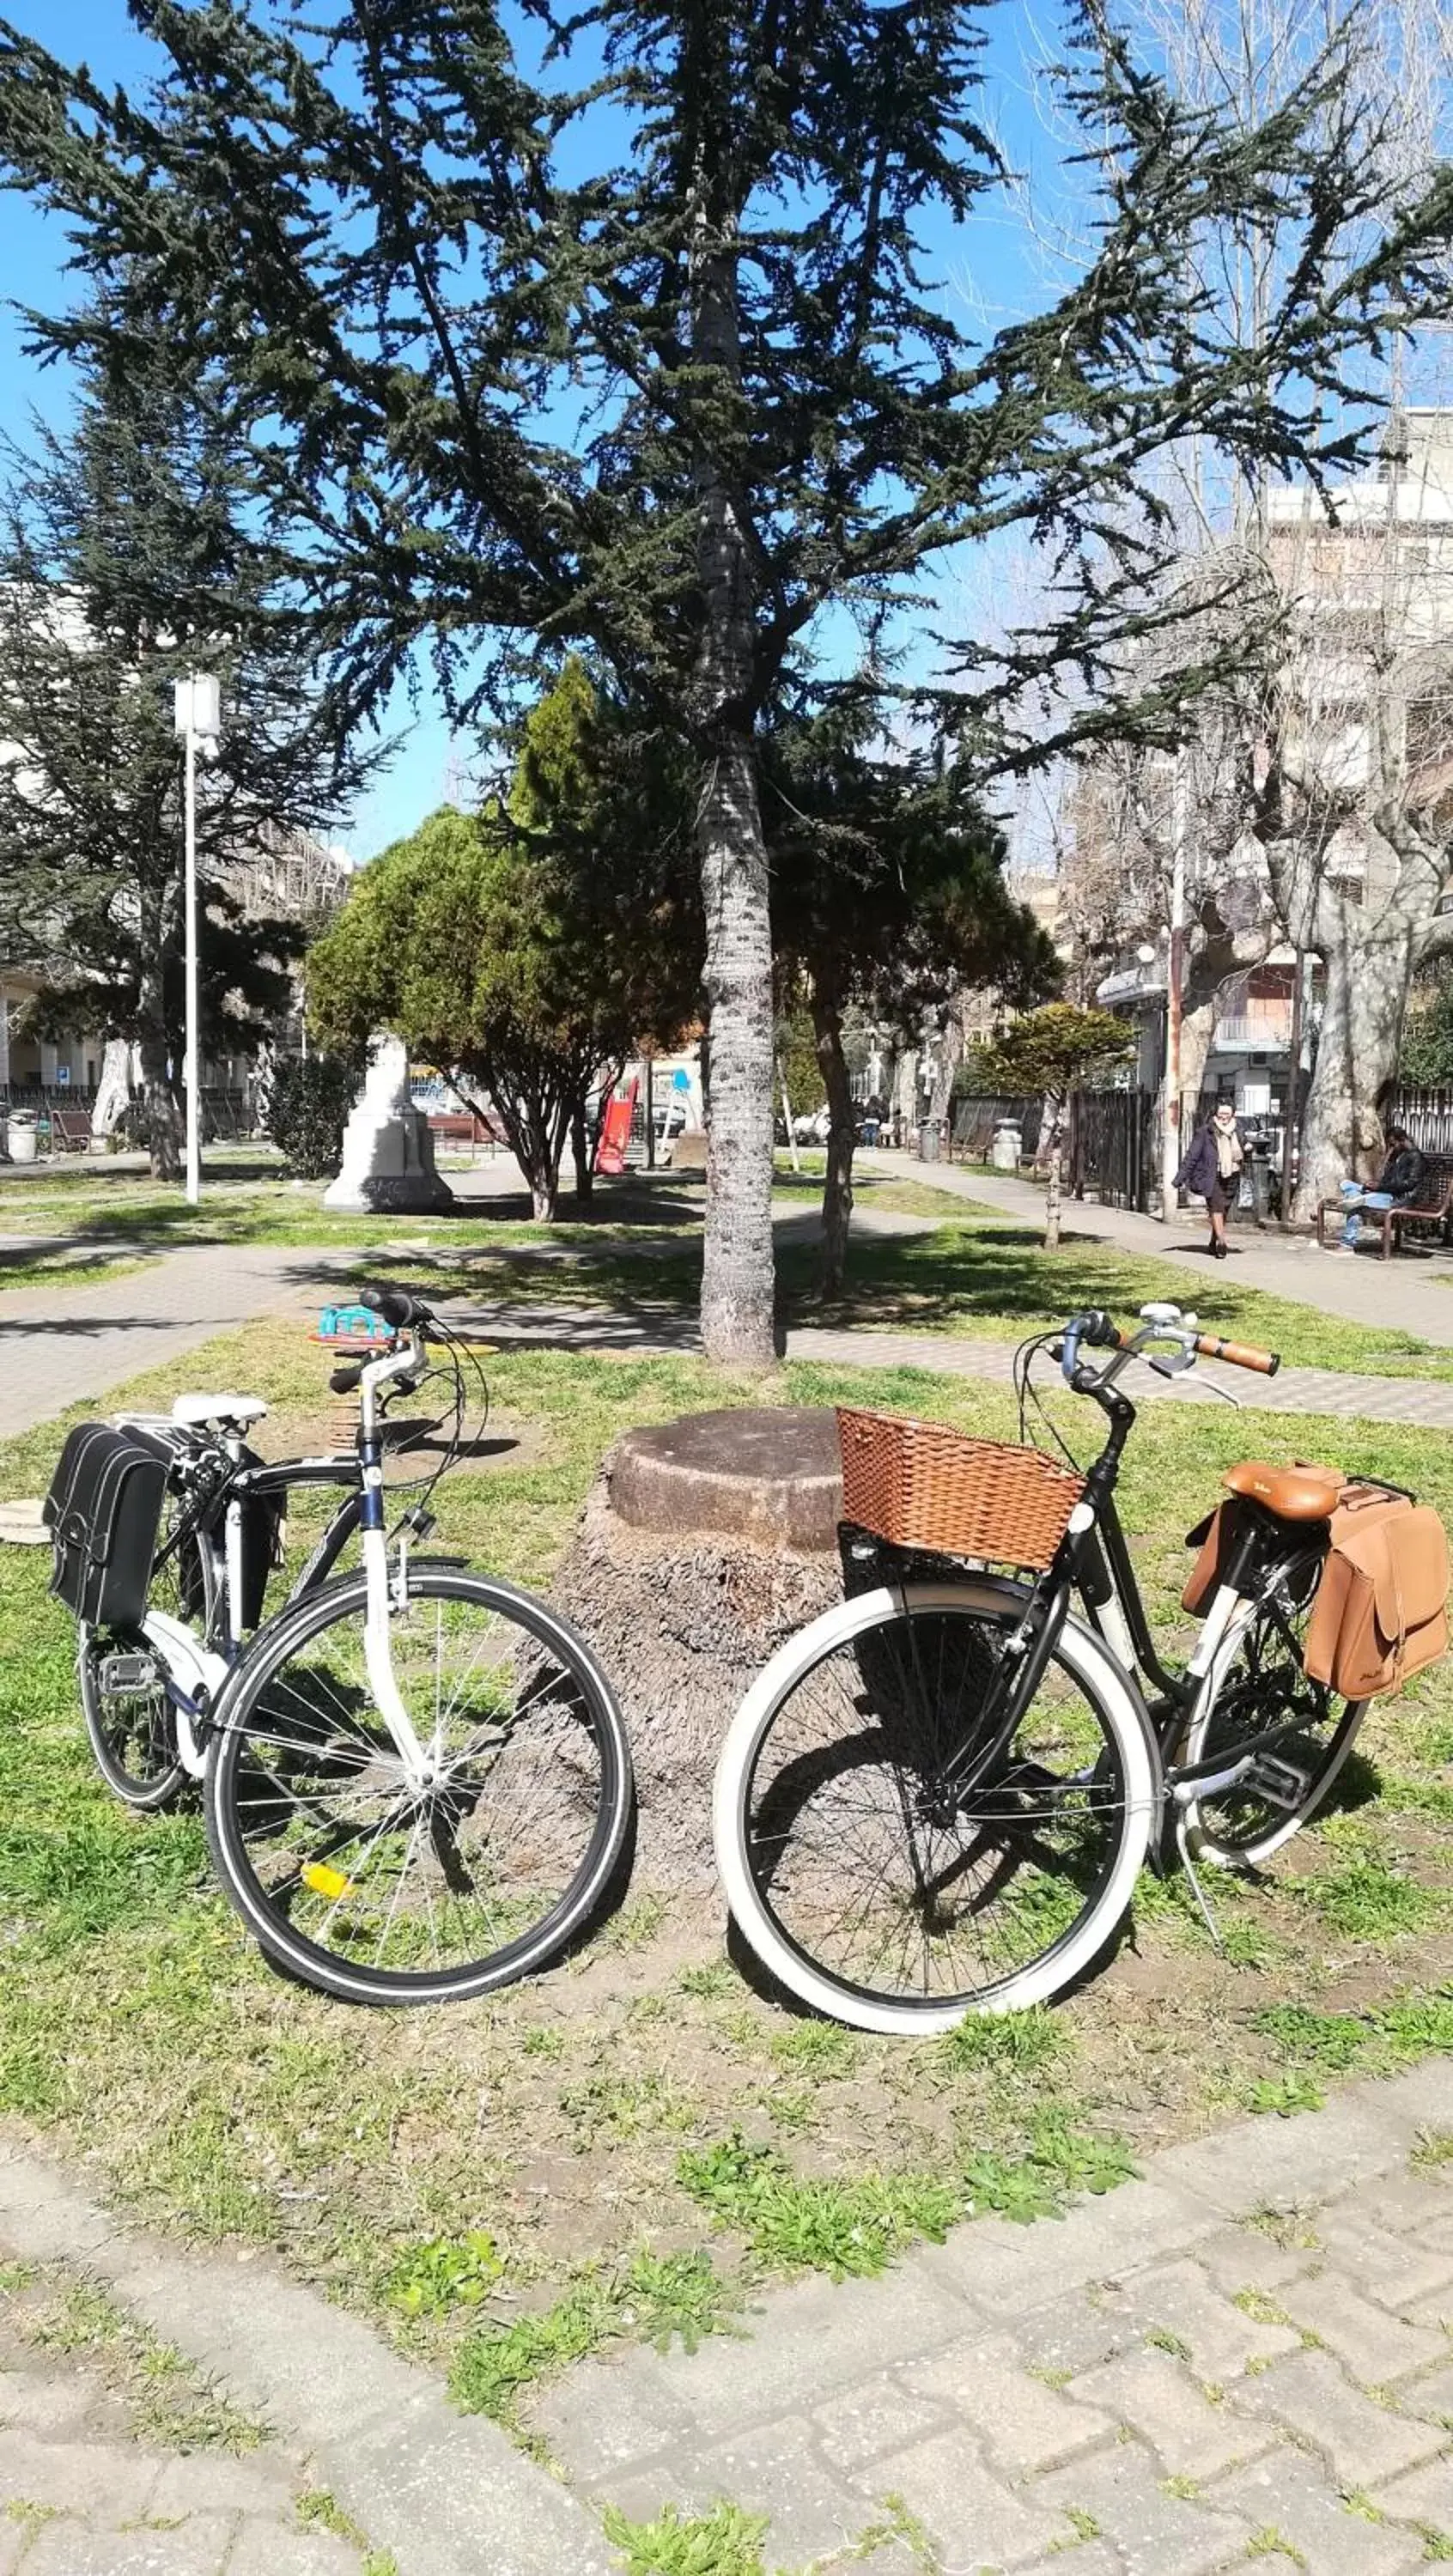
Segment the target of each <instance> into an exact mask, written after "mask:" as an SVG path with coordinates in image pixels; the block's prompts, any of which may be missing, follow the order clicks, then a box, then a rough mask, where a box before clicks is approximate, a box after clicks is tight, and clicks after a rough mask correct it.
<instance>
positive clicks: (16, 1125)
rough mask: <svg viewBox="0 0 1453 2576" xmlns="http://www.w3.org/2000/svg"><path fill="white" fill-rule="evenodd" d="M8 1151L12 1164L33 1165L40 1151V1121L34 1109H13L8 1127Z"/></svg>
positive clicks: (6, 1138) (6, 1140)
mask: <svg viewBox="0 0 1453 2576" xmlns="http://www.w3.org/2000/svg"><path fill="white" fill-rule="evenodd" d="M5 1144H6V1151H7V1152H8V1154H9V1156H10V1160H11V1162H12V1163H33V1162H34V1161H35V1158H36V1155H37V1153H38V1152H39V1150H40V1120H39V1119H38V1117H37V1116H36V1113H35V1111H34V1110H33V1109H12V1110H11V1112H10V1117H9V1120H8V1122H7V1125H6V1135H5Z"/></svg>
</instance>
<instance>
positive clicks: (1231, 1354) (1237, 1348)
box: [1196, 1333, 1281, 1377]
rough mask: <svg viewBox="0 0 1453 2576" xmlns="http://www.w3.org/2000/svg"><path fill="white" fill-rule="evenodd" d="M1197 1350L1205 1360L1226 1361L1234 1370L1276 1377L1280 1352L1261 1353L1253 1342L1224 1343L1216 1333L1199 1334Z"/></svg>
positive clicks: (1279, 1364)
mask: <svg viewBox="0 0 1453 2576" xmlns="http://www.w3.org/2000/svg"><path fill="white" fill-rule="evenodd" d="M1196 1348H1197V1350H1198V1351H1199V1352H1200V1354H1201V1357H1202V1359H1204V1360H1225V1361H1227V1362H1228V1363H1229V1365H1230V1366H1231V1367H1232V1368H1244V1369H1254V1370H1255V1371H1256V1373H1257V1375H1258V1377H1275V1375H1276V1373H1277V1370H1278V1369H1279V1368H1280V1367H1281V1353H1280V1351H1259V1350H1257V1348H1256V1347H1255V1344H1254V1343H1252V1342H1223V1341H1220V1340H1218V1338H1217V1336H1216V1335H1215V1334H1214V1333H1198V1334H1197V1335H1196Z"/></svg>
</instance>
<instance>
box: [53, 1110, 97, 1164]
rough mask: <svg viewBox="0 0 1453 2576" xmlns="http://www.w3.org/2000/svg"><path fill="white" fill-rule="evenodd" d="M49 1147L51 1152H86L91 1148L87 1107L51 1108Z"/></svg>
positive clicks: (89, 1115) (89, 1117)
mask: <svg viewBox="0 0 1453 2576" xmlns="http://www.w3.org/2000/svg"><path fill="white" fill-rule="evenodd" d="M50 1149H51V1152H52V1153H53V1154H88V1153H89V1152H90V1150H91V1113H90V1111H89V1109H52V1111H51V1113H50Z"/></svg>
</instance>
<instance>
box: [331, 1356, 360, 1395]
mask: <svg viewBox="0 0 1453 2576" xmlns="http://www.w3.org/2000/svg"><path fill="white" fill-rule="evenodd" d="M362 1383H363V1362H362V1361H361V1360H349V1361H348V1362H347V1363H346V1365H345V1366H344V1367H343V1368H336V1369H335V1370H334V1371H333V1374H332V1376H331V1377H330V1378H329V1380H328V1384H329V1386H330V1387H331V1388H332V1390H333V1393H334V1394H335V1395H351V1394H352V1393H353V1390H354V1388H355V1387H356V1386H361V1385H362Z"/></svg>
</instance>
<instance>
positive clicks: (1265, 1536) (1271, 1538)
mask: <svg viewBox="0 0 1453 2576" xmlns="http://www.w3.org/2000/svg"><path fill="white" fill-rule="evenodd" d="M1155 1337H1156V1327H1155V1325H1154V1324H1147V1325H1146V1326H1145V1327H1144V1329H1143V1330H1142V1331H1141V1332H1140V1333H1138V1334H1136V1335H1134V1336H1133V1337H1132V1338H1131V1339H1130V1340H1129V1341H1128V1342H1125V1343H1123V1344H1122V1345H1121V1347H1120V1348H1119V1350H1117V1351H1116V1353H1115V1355H1114V1356H1113V1358H1112V1359H1111V1360H1110V1361H1109V1362H1108V1363H1107V1365H1106V1366H1105V1367H1104V1368H1103V1369H1101V1370H1100V1371H1098V1372H1096V1371H1094V1370H1092V1369H1090V1368H1088V1367H1086V1366H1085V1365H1084V1363H1083V1362H1081V1361H1080V1360H1079V1358H1078V1354H1077V1352H1075V1351H1073V1350H1072V1351H1071V1354H1070V1360H1069V1365H1068V1368H1067V1374H1068V1376H1069V1382H1070V1384H1071V1386H1072V1387H1073V1389H1074V1391H1075V1393H1076V1394H1079V1395H1084V1396H1087V1397H1088V1398H1089V1399H1090V1400H1091V1402H1093V1403H1095V1404H1097V1405H1098V1406H1099V1408H1100V1410H1101V1412H1103V1413H1104V1414H1105V1415H1106V1416H1107V1418H1108V1421H1109V1425H1110V1428H1109V1435H1108V1437H1107V1439H1106V1442H1105V1446H1104V1448H1103V1449H1102V1450H1101V1452H1100V1455H1099V1456H1098V1458H1096V1459H1095V1461H1094V1462H1093V1464H1092V1465H1091V1467H1090V1468H1089V1470H1088V1471H1087V1473H1086V1477H1085V1490H1084V1493H1083V1495H1082V1497H1081V1499H1080V1501H1079V1502H1078V1503H1077V1504H1076V1505H1075V1507H1074V1510H1073V1511H1072V1512H1071V1514H1070V1519H1069V1525H1068V1527H1067V1529H1066V1531H1065V1534H1064V1537H1063V1538H1062V1539H1061V1541H1060V1544H1059V1546H1058V1548H1057V1549H1056V1551H1055V1554H1054V1557H1053V1559H1052V1560H1051V1562H1050V1564H1049V1565H1048V1566H1047V1567H1046V1569H1045V1571H1044V1573H1043V1574H1042V1575H1041V1576H1040V1577H1039V1578H1038V1580H1037V1582H1036V1583H1035V1584H1034V1585H1033V1586H1032V1588H1031V1589H1030V1592H1029V1594H1028V1597H1027V1599H1026V1601H1025V1604H1024V1609H1023V1611H1022V1613H1021V1616H1020V1618H1019V1619H1018V1621H1017V1622H1016V1624H1015V1626H1014V1628H1013V1629H1012V1630H1011V1632H1010V1634H1009V1636H1008V1638H1007V1639H1006V1641H1005V1653H1004V1660H1003V1663H1002V1665H1001V1667H1000V1671H999V1673H998V1674H997V1675H996V1677H995V1680H994V1683H993V1684H992V1686H991V1688H990V1690H989V1693H988V1695H987V1698H986V1701H985V1705H984V1708H983V1710H982V1711H981V1712H980V1715H979V1719H978V1722H977V1724H976V1726H975V1728H974V1730H973V1733H972V1735H971V1736H970V1737H968V1738H966V1740H965V1741H964V1743H962V1744H961V1745H959V1746H958V1747H956V1748H955V1750H954V1751H953V1752H952V1753H951V1754H950V1755H949V1756H948V1758H947V1759H946V1761H945V1762H944V1764H943V1767H942V1769H941V1771H940V1773H939V1775H938V1779H937V1781H936V1783H935V1797H936V1800H940V1801H943V1802H945V1803H946V1802H948V1801H949V1800H953V1801H957V1800H959V1799H960V1798H962V1797H964V1796H966V1795H968V1794H969V1793H970V1792H972V1791H973V1790H974V1789H975V1788H976V1787H977V1786H978V1785H979V1783H980V1782H981V1781H982V1780H983V1779H984V1778H985V1777H986V1776H987V1775H988V1774H989V1773H990V1772H992V1770H993V1768H994V1765H995V1764H996V1763H997V1762H999V1761H1000V1760H1001V1759H1002V1758H1003V1756H1004V1754H1005V1753H1006V1752H1007V1751H1008V1748H1009V1746H1010V1745H1011V1743H1012V1742H1013V1740H1014V1736H1015V1734H1016V1732H1017V1730H1018V1727H1019V1724H1020V1721H1021V1719H1022V1718H1023V1716H1024V1714H1025V1712H1026V1710H1027V1709H1028V1707H1029V1705H1030V1702H1031V1700H1032V1699H1033V1697H1034V1694H1035V1692H1036V1691H1037V1690H1038V1688H1039V1685H1040V1682H1041V1681H1042V1679H1043V1677H1044V1672H1045V1668H1046V1665H1047V1664H1048V1662H1049V1658H1050V1655H1051V1654H1052V1652H1053V1650H1054V1646H1055V1642H1056V1640H1057V1638H1058V1636H1059V1634H1060V1631H1061V1630H1062V1628H1063V1626H1064V1623H1065V1620H1066V1619H1067V1618H1068V1616H1069V1613H1070V1609H1071V1605H1072V1603H1073V1601H1074V1599H1075V1597H1076V1595H1078V1598H1079V1601H1080V1604H1081V1607H1082V1609H1083V1611H1084V1615H1085V1620H1086V1623H1087V1625H1088V1626H1089V1627H1091V1628H1092V1629H1093V1630H1094V1632H1095V1634H1096V1635H1097V1636H1098V1637H1099V1638H1100V1639H1101V1641H1102V1642H1103V1644H1104V1645H1105V1646H1106V1647H1107V1648H1108V1650H1109V1652H1110V1653H1111V1654H1112V1655H1113V1657H1114V1659H1115V1662H1116V1664H1117V1665H1118V1666H1119V1668H1120V1671H1121V1674H1122V1677H1123V1679H1124V1681H1125V1683H1126V1685H1127V1687H1128V1688H1129V1689H1131V1690H1132V1691H1133V1692H1134V1693H1135V1696H1136V1698H1137V1700H1138V1701H1139V1703H1140V1706H1141V1708H1142V1710H1143V1712H1144V1715H1145V1721H1146V1725H1147V1728H1148V1729H1149V1730H1150V1732H1151V1733H1152V1735H1153V1736H1154V1739H1155V1741H1156V1743H1157V1745H1158V1747H1159V1752H1160V1760H1161V1770H1162V1777H1163V1780H1164V1788H1165V1795H1166V1796H1167V1797H1168V1798H1169V1799H1171V1800H1172V1801H1173V1802H1174V1803H1175V1805H1177V1806H1182V1807H1183V1806H1188V1805H1190V1804H1192V1803H1193V1802H1194V1801H1195V1800H1196V1799H1197V1798H1200V1797H1203V1796H1205V1795H1207V1794H1208V1793H1210V1792H1213V1791H1216V1790H1220V1789H1224V1788H1229V1787H1231V1786H1232V1785H1234V1783H1235V1782H1236V1781H1237V1780H1238V1779H1241V1778H1243V1777H1245V1775H1246V1774H1247V1772H1248V1771H1249V1770H1250V1769H1251V1767H1252V1766H1253V1764H1254V1763H1255V1762H1257V1761H1258V1760H1259V1759H1260V1758H1261V1757H1262V1756H1263V1755H1264V1754H1265V1753H1266V1752H1267V1750H1268V1749H1269V1748H1270V1747H1271V1746H1272V1745H1273V1744H1275V1743H1276V1742H1278V1741H1279V1740H1280V1738H1281V1737H1282V1736H1284V1735H1286V1734H1288V1733H1290V1732H1292V1731H1293V1729H1292V1727H1291V1726H1289V1725H1285V1724H1283V1725H1278V1726H1273V1727H1270V1728H1268V1729H1267V1730H1266V1731H1265V1733H1264V1734H1262V1735H1259V1736H1257V1737H1256V1738H1255V1739H1254V1740H1252V1741H1251V1742H1249V1743H1247V1744H1245V1745H1243V1746H1242V1747H1241V1748H1240V1750H1239V1751H1238V1753H1237V1755H1236V1756H1235V1758H1234V1759H1233V1760H1232V1761H1231V1762H1230V1763H1228V1762H1227V1761H1226V1760H1225V1759H1224V1758H1222V1759H1221V1760H1220V1761H1211V1762H1203V1763H1196V1764H1184V1765H1179V1766H1177V1765H1175V1764H1173V1763H1172V1762H1171V1760H1170V1756H1171V1755H1172V1753H1173V1751H1174V1749H1175V1746H1176V1744H1177V1743H1178V1742H1179V1741H1180V1739H1181V1737H1182V1736H1183V1735H1184V1734H1185V1733H1186V1732H1187V1731H1188V1730H1189V1729H1190V1728H1191V1727H1192V1726H1194V1725H1195V1724H1196V1723H1197V1722H1198V1721H1199V1720H1200V1719H1202V1718H1203V1717H1205V1716H1207V1715H1208V1714H1209V1707H1208V1706H1207V1694H1208V1693H1209V1694H1210V1695H1211V1701H1212V1704H1213V1703H1214V1696H1215V1693H1216V1692H1217V1690H1218V1689H1219V1687H1220V1675H1221V1672H1222V1671H1223V1669H1224V1663H1225V1658H1226V1652H1227V1649H1228V1647H1229V1648H1234V1645H1235V1643H1236V1641H1237V1630H1238V1627H1239V1628H1241V1629H1243V1630H1244V1628H1245V1627H1246V1626H1247V1625H1248V1624H1249V1623H1250V1621H1251V1619H1252V1618H1253V1616H1254V1615H1255V1614H1256V1612H1257V1611H1258V1610H1259V1609H1260V1608H1261V1607H1262V1606H1263V1603H1264V1599H1265V1596H1266V1587H1263V1590H1262V1592H1261V1593H1250V1592H1247V1591H1244V1590H1243V1589H1242V1584H1243V1582H1244V1581H1246V1580H1247V1579H1248V1578H1249V1577H1250V1576H1251V1574H1252V1569H1253V1567H1254V1566H1255V1565H1256V1564H1257V1561H1258V1559H1259V1557H1261V1556H1262V1554H1263V1553H1264V1552H1265V1551H1266V1550H1267V1548H1268V1547H1269V1546H1271V1545H1275V1544H1279V1546H1280V1552H1281V1553H1282V1554H1283V1556H1284V1557H1285V1558H1286V1559H1287V1560H1288V1561H1290V1559H1291V1558H1292V1557H1293V1556H1294V1555H1295V1554H1296V1553H1297V1552H1298V1551H1297V1549H1296V1548H1295V1546H1294V1545H1288V1544H1287V1534H1286V1532H1285V1530H1284V1529H1283V1528H1282V1527H1281V1525H1280V1524H1278V1523H1276V1522H1275V1521H1274V1520H1272V1519H1271V1518H1270V1516H1269V1515H1266V1514H1263V1513H1260V1512H1259V1511H1258V1509H1257V1507H1256V1506H1255V1505H1252V1506H1251V1507H1250V1508H1249V1510H1248V1516H1247V1527H1246V1531H1245V1533H1244V1536H1243V1539H1242V1542H1241V1545H1240V1547H1239V1548H1238V1550H1237V1552H1236V1555H1235V1557H1234V1558H1233V1560H1232V1562H1231V1564H1230V1566H1229V1567H1228V1569H1227V1579H1226V1580H1225V1581H1224V1582H1222V1583H1221V1584H1220V1585H1219V1587H1218V1588H1217V1591H1216V1593H1215V1595H1214V1597H1213V1600H1212V1602H1211V1605H1210V1608H1209V1611H1208V1613H1207V1616H1206V1618H1205V1620H1204V1621H1203V1622H1202V1627H1201V1633H1200V1636H1199V1637H1198V1639H1197V1641H1196V1645H1195V1649H1194V1651H1193V1653H1192V1654H1191V1655H1190V1657H1189V1658H1188V1660H1187V1662H1186V1665H1185V1668H1184V1670H1183V1671H1182V1672H1180V1673H1176V1672H1172V1671H1171V1670H1170V1669H1169V1668H1168V1667H1167V1666H1166V1665H1165V1664H1164V1663H1163V1662H1162V1661H1161V1658H1160V1654H1159V1652H1158V1649H1157V1647H1156V1644H1155V1640H1154V1638H1153V1636H1152V1634H1151V1630H1150V1623H1149V1620H1148V1619H1147V1617H1146V1612H1145V1605H1144V1602H1143V1600H1142V1598H1141V1593H1140V1586H1139V1583H1138V1581H1137V1580H1136V1575H1135V1568H1134V1566H1133V1564H1132V1563H1131V1559H1130V1552H1129V1549H1128V1547H1127V1546H1126V1542H1125V1534H1124V1531H1123V1530H1122V1528H1121V1526H1120V1519H1119V1515H1118V1513H1117V1511H1116V1508H1115V1484H1116V1480H1117V1478H1118V1475H1119V1468H1120V1459H1121V1455H1122V1453H1123V1451H1124V1448H1125V1443H1126V1441H1127V1439H1128V1438H1129V1436H1130V1432H1131V1429H1132V1428H1133V1426H1134V1423H1135V1420H1136V1409H1135V1406H1134V1405H1133V1404H1132V1403H1131V1401H1130V1399H1129V1397H1128V1396H1126V1395H1124V1394H1123V1393H1122V1392H1121V1390H1120V1388H1119V1387H1118V1385H1117V1384H1116V1380H1117V1379H1118V1378H1119V1376H1120V1374H1121V1372H1122V1370H1123V1369H1124V1368H1125V1367H1126V1366H1127V1365H1128V1363H1129V1361H1130V1360H1132V1359H1134V1358H1136V1357H1138V1356H1139V1354H1140V1352H1141V1351H1142V1350H1143V1349H1144V1348H1145V1346H1146V1344H1147V1343H1148V1342H1149V1341H1151V1340H1153V1339H1154V1338H1155ZM1139 1676H1143V1677H1144V1678H1145V1680H1146V1681H1148V1682H1150V1683H1151V1684H1152V1685H1153V1686H1154V1688H1155V1690H1156V1691H1157V1692H1158V1694H1159V1698H1158V1700H1156V1701H1154V1702H1151V1703H1147V1702H1146V1700H1145V1696H1144V1693H1143V1692H1142V1691H1141V1689H1140V1684H1139Z"/></svg>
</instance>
